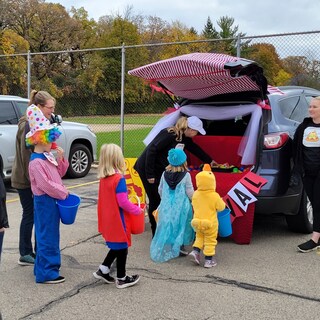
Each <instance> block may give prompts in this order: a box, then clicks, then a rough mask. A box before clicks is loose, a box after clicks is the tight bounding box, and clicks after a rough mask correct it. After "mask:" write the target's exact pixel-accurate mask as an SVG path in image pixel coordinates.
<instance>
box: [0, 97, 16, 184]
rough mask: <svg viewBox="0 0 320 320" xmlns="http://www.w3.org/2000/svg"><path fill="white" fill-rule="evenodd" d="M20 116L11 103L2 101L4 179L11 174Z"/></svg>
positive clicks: (0, 141) (0, 144)
mask: <svg viewBox="0 0 320 320" xmlns="http://www.w3.org/2000/svg"><path fill="white" fill-rule="evenodd" d="M18 121H19V115H18V114H17V112H16V110H15V108H14V106H13V104H12V102H11V101H0V164H1V162H2V169H3V175H4V178H7V175H8V174H11V168H12V164H13V160H14V157H15V137H16V133H17V130H18V125H17V124H18Z"/></svg>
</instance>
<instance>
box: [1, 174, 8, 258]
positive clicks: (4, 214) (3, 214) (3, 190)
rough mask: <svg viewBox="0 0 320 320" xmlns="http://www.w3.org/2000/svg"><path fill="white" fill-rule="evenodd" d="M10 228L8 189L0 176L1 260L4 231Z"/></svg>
mask: <svg viewBox="0 0 320 320" xmlns="http://www.w3.org/2000/svg"><path fill="white" fill-rule="evenodd" d="M5 228H9V223H8V215H7V207H6V188H5V186H4V183H3V179H2V176H1V174H0V260H1V252H2V243H3V237H4V229H5Z"/></svg>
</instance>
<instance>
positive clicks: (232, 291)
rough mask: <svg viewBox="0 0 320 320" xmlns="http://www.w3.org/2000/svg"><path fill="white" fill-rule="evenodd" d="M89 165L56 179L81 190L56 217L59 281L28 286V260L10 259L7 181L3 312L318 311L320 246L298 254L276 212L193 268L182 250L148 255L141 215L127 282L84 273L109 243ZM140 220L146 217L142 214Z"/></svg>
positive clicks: (123, 315)
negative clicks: (75, 205)
mask: <svg viewBox="0 0 320 320" xmlns="http://www.w3.org/2000/svg"><path fill="white" fill-rule="evenodd" d="M95 170H96V169H92V170H91V172H90V173H89V175H88V176H87V177H86V178H83V179H77V180H69V179H65V180H64V183H65V184H66V185H67V186H68V187H69V188H70V192H74V193H77V194H78V195H80V196H81V197H82V203H81V206H80V208H79V211H78V214H77V218H76V222H75V223H74V224H72V225H63V224H61V254H62V267H61V275H63V276H65V277H66V281H65V282H64V283H61V284H54V285H48V284H36V283H35V281H34V277H33V268H32V267H29V266H25V267H22V266H20V265H18V263H17V262H18V259H19V252H18V240H19V239H18V235H19V224H20V218H21V207H20V203H19V200H18V195H17V193H16V192H14V190H12V189H10V188H9V186H8V190H7V208H8V212H9V222H10V229H8V230H7V231H6V233H5V238H4V250H3V254H2V261H1V266H0V284H1V285H0V310H1V313H2V317H3V319H5V320H7V319H53V320H55V319H68V320H72V319H77V320H80V319H133V320H135V319H140V320H142V319H150V320H160V319H163V320H169V319H170V320H178V319H192V320H194V319H199V320H205V319H206V320H209V319H237V320H239V319H246V320H250V319H290V320H293V319H304V320H308V319H319V307H320V303H319V302H320V290H319V287H320V252H315V251H313V252H311V253H305V254H303V253H299V252H297V250H296V246H297V244H299V243H301V242H302V241H305V240H308V239H309V235H301V234H294V233H291V232H289V231H288V230H287V227H286V223H285V219H284V217H282V216H280V215H276V216H256V217H255V222H254V230H253V236H252V240H251V243H250V244H249V245H238V244H235V243H234V242H233V241H232V240H231V239H228V238H221V239H220V240H219V243H218V247H217V260H218V265H217V266H216V267H214V268H211V269H205V268H203V267H202V266H196V265H194V264H192V263H191V261H189V259H188V258H187V257H180V258H177V259H175V260H171V261H169V262H167V263H162V264H157V263H154V262H152V260H151V259H150V256H149V245H150V241H151V232H150V228H149V225H148V223H146V231H145V232H144V233H143V234H142V235H135V236H133V245H132V247H131V248H130V249H129V256H128V262H127V273H128V274H140V275H141V280H140V282H139V283H138V284H137V285H136V286H133V287H131V288H126V289H117V288H116V287H115V285H113V284H105V283H104V282H102V281H101V280H97V279H95V278H94V277H93V276H92V272H94V271H96V270H97V268H98V266H99V264H100V263H101V262H102V261H103V259H104V257H105V255H106V252H107V249H106V247H105V245H104V241H103V239H102V237H101V236H100V235H99V234H98V232H97V217H96V209H97V205H96V204H97V191H98V182H97V179H96V171H95ZM146 222H147V219H146Z"/></svg>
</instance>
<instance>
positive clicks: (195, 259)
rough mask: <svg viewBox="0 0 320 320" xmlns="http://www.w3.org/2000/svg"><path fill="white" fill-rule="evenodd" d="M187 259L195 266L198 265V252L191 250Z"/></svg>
mask: <svg viewBox="0 0 320 320" xmlns="http://www.w3.org/2000/svg"><path fill="white" fill-rule="evenodd" d="M189 257H190V258H191V261H193V262H194V263H196V264H198V265H199V264H200V252H198V251H196V250H192V251H191V252H190V253H189Z"/></svg>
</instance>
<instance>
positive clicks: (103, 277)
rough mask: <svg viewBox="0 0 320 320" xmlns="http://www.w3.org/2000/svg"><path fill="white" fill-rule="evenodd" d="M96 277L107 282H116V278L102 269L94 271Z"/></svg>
mask: <svg viewBox="0 0 320 320" xmlns="http://www.w3.org/2000/svg"><path fill="white" fill-rule="evenodd" d="M93 276H94V277H95V278H96V279H100V280H103V281H104V282H106V283H114V278H113V277H111V276H110V274H109V273H106V274H104V273H103V272H102V271H101V270H100V269H99V270H98V271H96V272H94V273H93Z"/></svg>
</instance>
